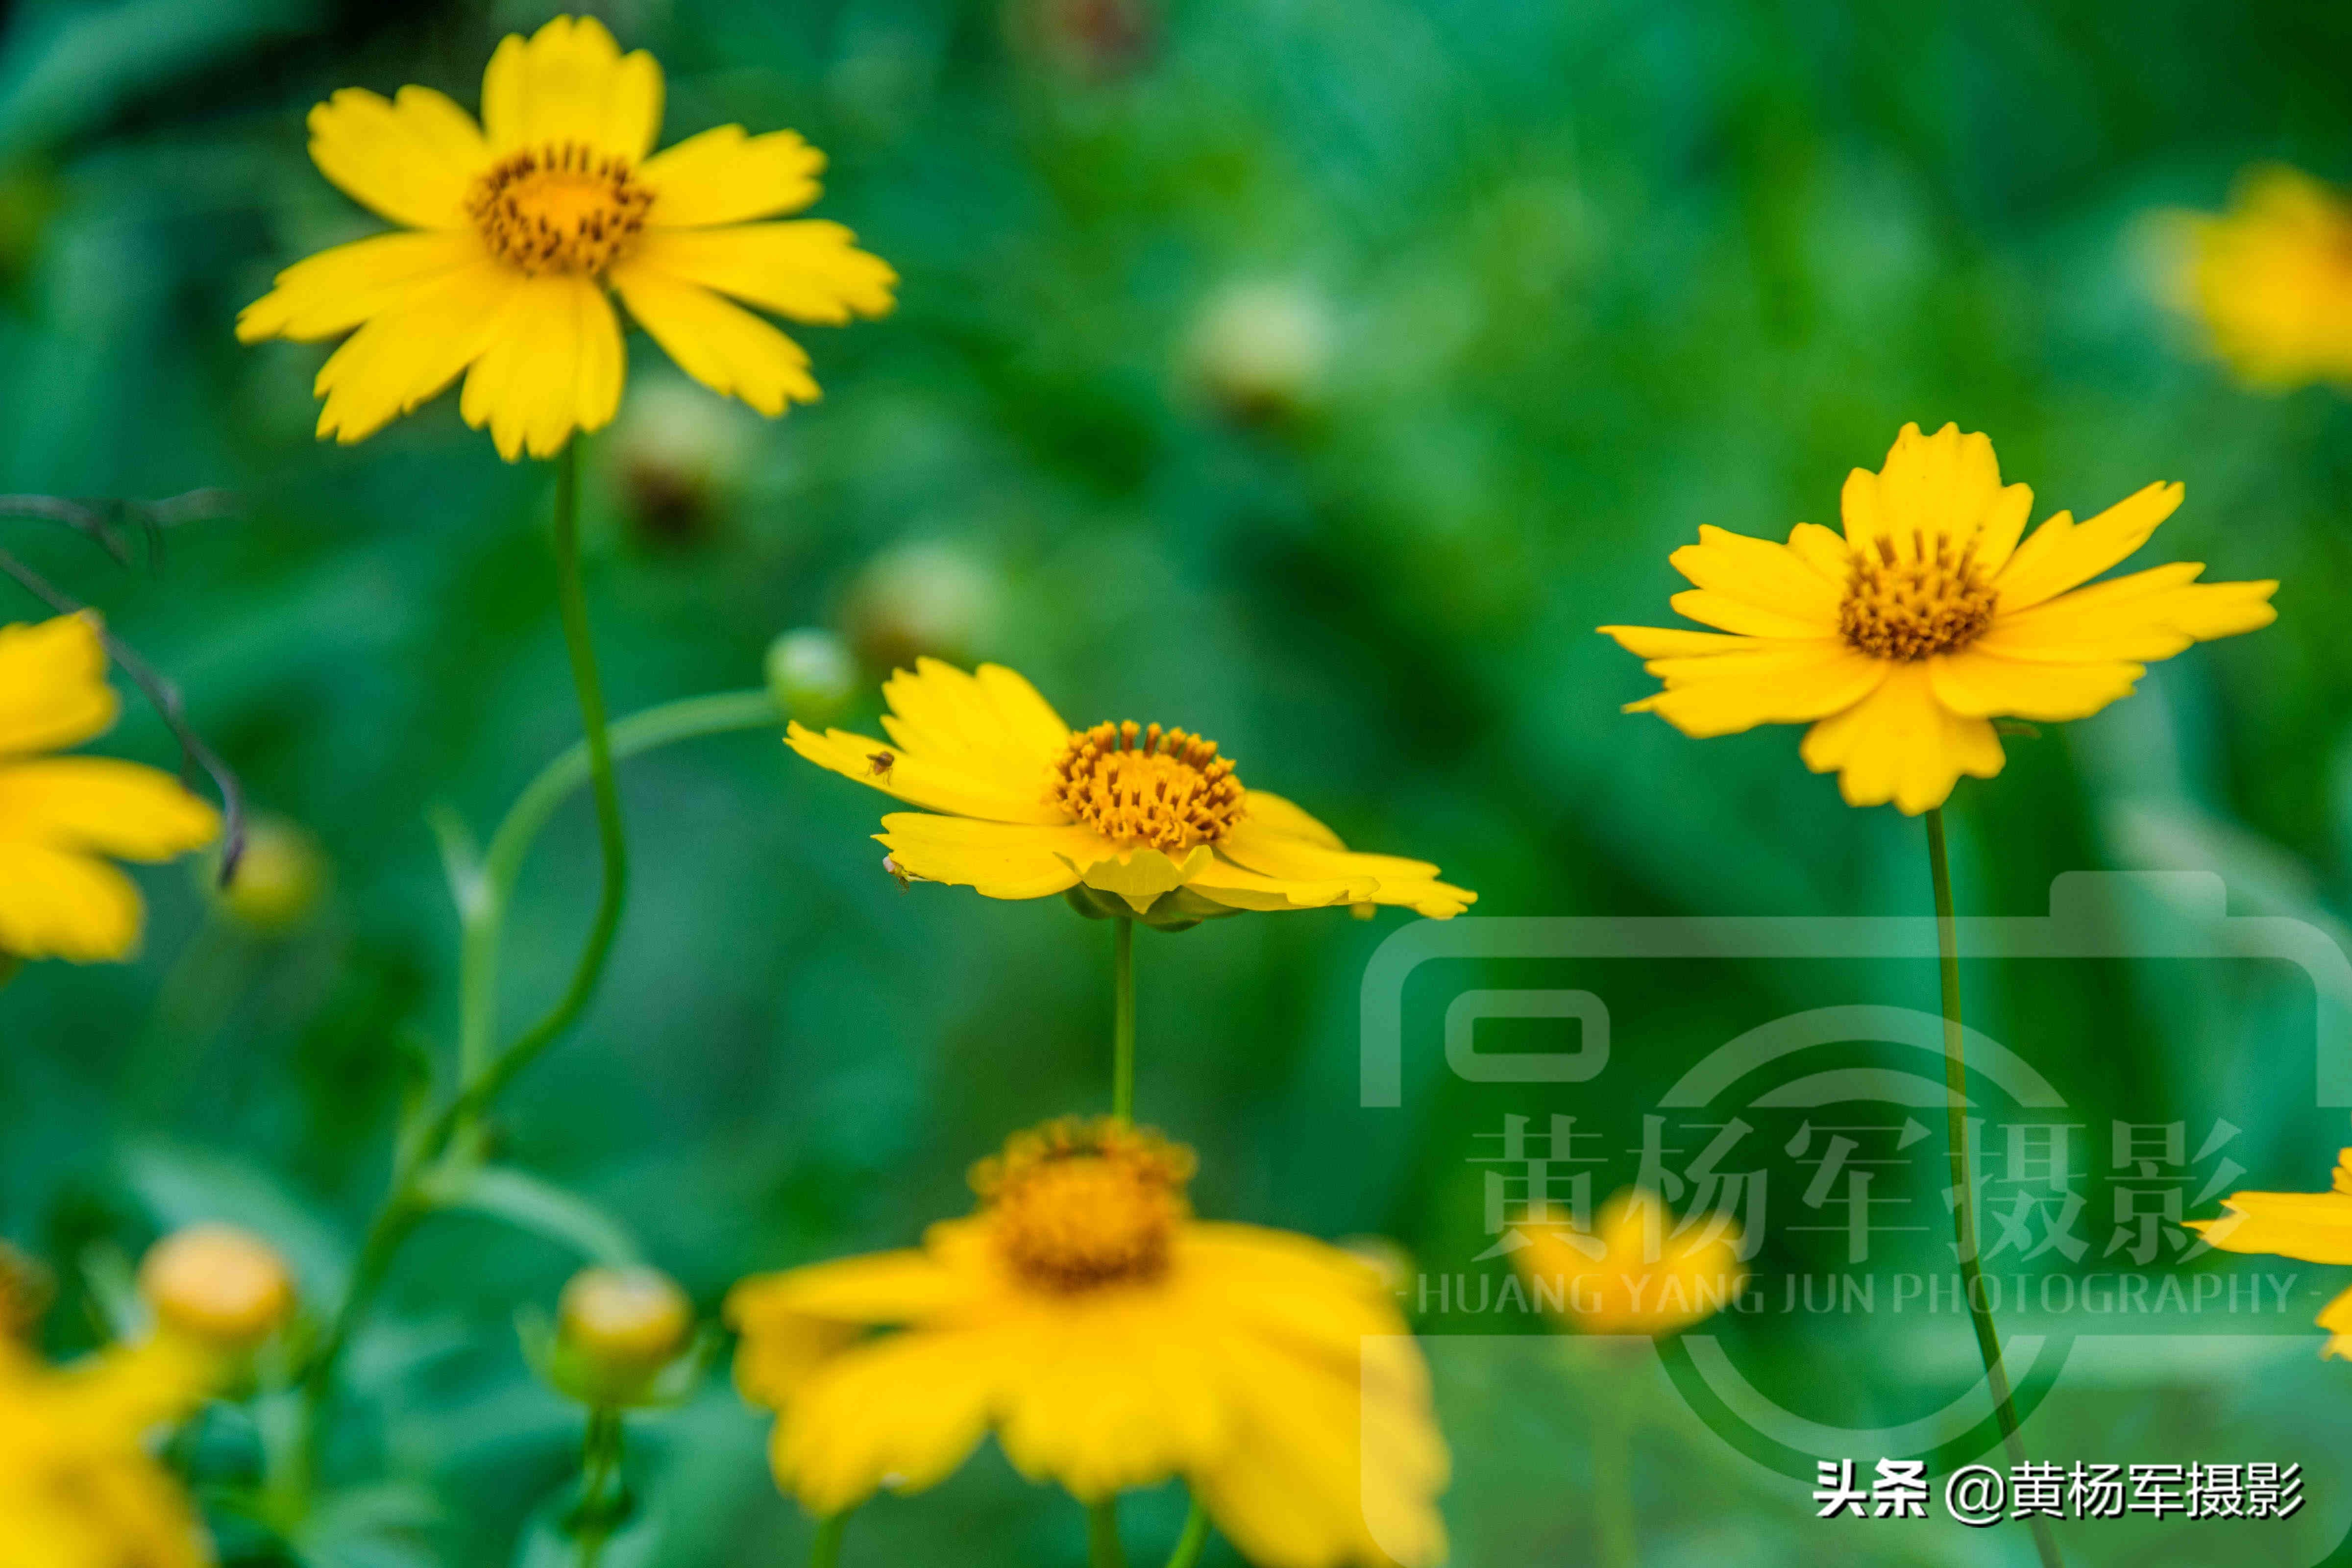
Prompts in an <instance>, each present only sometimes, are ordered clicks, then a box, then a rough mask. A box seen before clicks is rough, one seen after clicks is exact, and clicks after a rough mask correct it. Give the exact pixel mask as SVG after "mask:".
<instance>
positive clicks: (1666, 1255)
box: [1511, 1187, 1748, 1335]
mask: <svg viewBox="0 0 2352 1568" xmlns="http://www.w3.org/2000/svg"><path fill="white" fill-rule="evenodd" d="M1517 1236H1518V1237H1519V1239H1520V1241H1521V1242H1522V1244H1523V1245H1521V1246H1519V1247H1517V1248H1516V1249H1514V1250H1513V1252H1512V1253H1511V1263H1512V1266H1513V1267H1514V1268H1517V1269H1518V1271H1519V1275H1520V1277H1521V1278H1522V1279H1525V1280H1526V1281H1527V1284H1528V1294H1529V1296H1530V1297H1531V1298H1532V1299H1533V1300H1534V1301H1535V1304H1536V1307H1537V1309H1538V1310H1539V1311H1542V1312H1543V1313H1545V1314H1546V1315H1548V1316H1549V1317H1551V1318H1552V1319H1554V1320H1555V1321H1559V1322H1560V1323H1563V1324H1566V1325H1567V1326H1569V1327H1570V1328H1574V1329H1577V1330H1580V1331H1582V1332H1584V1333H1588V1334H1653V1335H1654V1334H1672V1333H1679V1332H1680V1331H1683V1330H1685V1329H1686V1328H1689V1327H1690V1326H1691V1325H1692V1324H1693V1323H1696V1322H1701V1321H1705V1320H1706V1319H1707V1318H1711V1317H1713V1316H1714V1315H1715V1314H1716V1313H1717V1312H1719V1311H1721V1310H1723V1309H1724V1308H1725V1307H1726V1306H1727V1305H1728V1304H1729V1303H1730V1302H1731V1301H1732V1300H1735V1299H1737V1298H1738V1294H1739V1288H1740V1287H1741V1286H1742V1285H1743V1284H1745V1283H1746V1282H1747V1279H1748V1266H1747V1265H1746V1264H1744V1263H1742V1262H1740V1261H1739V1227H1738V1226H1737V1225H1735V1224H1733V1223H1732V1222H1731V1221H1730V1220H1729V1219H1728V1218H1727V1217H1720V1218H1718V1217H1716V1216H1709V1217H1707V1218H1706V1219H1703V1220H1701V1221H1700V1222H1698V1223H1697V1224H1696V1225H1695V1226H1691V1227H1690V1228H1689V1229H1687V1230H1685V1231H1681V1232H1679V1233H1677V1231H1676V1229H1675V1226H1674V1225H1673V1216H1672V1215H1668V1214H1667V1213H1666V1207H1665V1205H1664V1204H1663V1203H1661V1202H1659V1201H1658V1196H1657V1194H1654V1193H1653V1192H1651V1191H1650V1190H1649V1189H1648V1188H1646V1187H1628V1188H1626V1189H1625V1190H1624V1191H1623V1192H1622V1193H1619V1194H1617V1195H1616V1196H1615V1197H1612V1198H1611V1199H1610V1200H1609V1201H1608V1202H1607V1203H1606V1204H1604V1205H1601V1214H1600V1216H1599V1219H1598V1222H1597V1223H1596V1224H1595V1226H1594V1227H1593V1229H1592V1231H1591V1234H1590V1235H1578V1236H1575V1237H1568V1236H1562V1235H1560V1234H1559V1232H1557V1231H1554V1230H1549V1229H1546V1228H1543V1227H1540V1226H1528V1227H1527V1228H1525V1229H1523V1230H1520V1231H1519V1232H1517Z"/></svg>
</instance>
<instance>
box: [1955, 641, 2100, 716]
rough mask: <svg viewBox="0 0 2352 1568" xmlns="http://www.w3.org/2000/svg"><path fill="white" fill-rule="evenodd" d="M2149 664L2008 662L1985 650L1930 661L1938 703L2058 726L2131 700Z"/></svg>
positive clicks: (1976, 713)
mask: <svg viewBox="0 0 2352 1568" xmlns="http://www.w3.org/2000/svg"><path fill="white" fill-rule="evenodd" d="M1927 674H1928V679H1929V681H1930V682H1931V683H1932V684H1933V686H1934V687H1935V691H1936V700H1937V701H1939V702H1941V703H1942V704H1943V705H1944V706H1945V707H1947V708H1948V709H1950V710H1952V711H1953V712H1955V713H1965V714H1969V715H1970V716H1972V717H1975V718H1979V719H1990V718H1994V717H1997V716H2002V715H2007V716H2010V717H2014V718H2019V719H2033V720H2038V721H2042V722H2045V723H2057V722H2060V721H2064V720H2068V719H2083V718H2087V717H2089V716H2090V715H2091V714H2094V713H2096V712H2097V711H2098V710H2100V709H2102V708H2105V706H2106V705H2107V704H2108V703H2110V702H2113V701H2115V700H2116V699H2118V698H2122V697H2128V696H2130V695H2131V692H2132V683H2133V682H2134V681H2136V680H2137V679H2139V678H2140V677H2141V676H2143V675H2145V674H2147V669H2146V668H2145V667H2144V666H2141V665H2137V664H2129V663H2123V662H2118V661H2114V660H2100V661H2096V662H2090V663H2057V662H2053V661H2049V660H2042V661H2027V660H2023V659H2014V658H2002V657H2000V655H1999V654H1994V653H1988V652H1986V651H1985V650H1984V649H1983V648H1982V647H1969V648H1964V649H1962V650H1961V651H1960V652H1958V653H1953V654H1942V655H1939V656H1937V657H1936V658H1931V659H1929V660H1928V661H1927Z"/></svg>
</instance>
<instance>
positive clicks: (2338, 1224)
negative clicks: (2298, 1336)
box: [2189, 1149, 2352, 1358]
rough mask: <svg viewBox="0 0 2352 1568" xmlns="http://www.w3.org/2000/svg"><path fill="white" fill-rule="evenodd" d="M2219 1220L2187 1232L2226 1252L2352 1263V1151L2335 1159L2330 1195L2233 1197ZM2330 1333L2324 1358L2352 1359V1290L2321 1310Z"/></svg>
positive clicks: (2322, 1321)
mask: <svg viewBox="0 0 2352 1568" xmlns="http://www.w3.org/2000/svg"><path fill="white" fill-rule="evenodd" d="M2221 1206H2222V1207H2223V1208H2224V1209H2226V1210H2228V1211H2229V1212H2228V1213H2226V1214H2224V1215H2222V1216H2221V1218H2219V1219H2200V1220H2190V1221H2189V1229H2191V1230H2193V1231H2196V1232H2198V1233H2199V1234H2200V1235H2201V1236H2203V1237H2204V1238H2205V1239H2206V1241H2207V1242H2208V1243H2210V1245H2212V1246H2214V1247H2219V1248H2221V1250H2222V1251H2223V1252H2258V1253H2268V1254H2270V1255H2271V1256H2273V1257H2277V1258H2297V1259H2299V1260H2301V1261H2302V1262H2305V1263H2352V1149H2347V1150H2345V1151H2344V1152H2343V1153H2341V1154H2340V1155H2338V1156H2337V1157H2336V1187H2335V1190H2334V1191H2333V1192H2326V1193H2231V1194H2230V1195H2229V1196H2228V1197H2226V1198H2223V1199H2222V1200H2221ZM2319 1326H2320V1327H2321V1328H2323V1329H2326V1331H2327V1343H2326V1345H2325V1346H2323V1347H2321V1350H2320V1352H2319V1353H2320V1354H2322V1355H2339V1356H2345V1357H2347V1358H2352V1290H2347V1291H2345V1292H2344V1293H2343V1294H2342V1295H2340V1296H2338V1297H2336V1300H2333V1301H2330V1302H2328V1303H2327V1305H2326V1307H2324V1308H2322V1309H2321V1310H2320V1313H2319Z"/></svg>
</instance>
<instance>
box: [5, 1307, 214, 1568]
mask: <svg viewBox="0 0 2352 1568" xmlns="http://www.w3.org/2000/svg"><path fill="white" fill-rule="evenodd" d="M209 1377H210V1373H209V1369H208V1367H207V1365H206V1363H205V1361H204V1360H203V1359H202V1358H200V1357H198V1356H195V1355H194V1354H192V1353H191V1352H189V1351H188V1350H187V1349H186V1347H184V1346H181V1345H177V1344H174V1343H172V1342H164V1341H155V1342H150V1343H148V1344H144V1345H141V1346H138V1347H135V1348H131V1349H117V1350H111V1351H108V1352H104V1353H102V1354H100V1355H97V1356H93V1357H91V1358H90V1359H89V1360H88V1361H84V1362H79V1363H75V1364H73V1365H70V1366H65V1367H52V1366H48V1365H47V1364H45V1363H42V1362H41V1361H39V1360H38V1359H37V1358H36V1357H35V1356H33V1354H32V1353H31V1352H28V1351H26V1349H25V1348H24V1347H23V1346H22V1345H19V1344H16V1343H15V1342H0V1521H6V1527H5V1531H0V1563H5V1564H7V1565H8V1568H200V1565H202V1564H205V1563H210V1562H211V1561H212V1552H211V1549H210V1548H209V1546H208V1545H207V1544H206V1542H205V1535H204V1531H203V1527H202V1526H201V1524H200V1523H199V1522H198V1521H197V1519H196V1514H195V1510H194V1508H193V1507H192V1506H191V1505H190V1504H189V1501H188V1499H187V1496H186V1494H185V1493H184V1491H182V1489H181V1488H180V1484H179V1482H178V1481H177V1480H175V1479H173V1477H172V1475H171V1473H170V1472H169V1471H167V1470H165V1469H164V1468H163V1466H162V1465H160V1464H158V1463H156V1461H155V1459H154V1458H153V1457H152V1455H150V1454H149V1453H148V1451H147V1448H146V1447H145V1442H146V1439H147V1437H148V1436H149V1435H150V1434H151V1433H152V1432H153V1431H154V1430H155V1429H156V1428H157V1427H159V1426H163V1425H165V1424H167V1423H169V1422H172V1421H175V1420H178V1419H180V1418H181V1417H183V1416H184V1415H188V1414H189V1413H190V1412H192V1411H193V1410H194V1409H195V1407H196V1405H198V1404H199V1403H201V1401H202V1400H203V1398H204V1395H205V1389H206V1386H207V1383H208V1381H209Z"/></svg>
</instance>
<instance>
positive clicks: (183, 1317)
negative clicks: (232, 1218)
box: [139, 1224, 294, 1352]
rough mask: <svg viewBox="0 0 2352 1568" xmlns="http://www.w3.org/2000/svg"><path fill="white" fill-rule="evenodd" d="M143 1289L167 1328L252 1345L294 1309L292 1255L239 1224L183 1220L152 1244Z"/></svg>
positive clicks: (212, 1341) (214, 1344) (217, 1345)
mask: <svg viewBox="0 0 2352 1568" xmlns="http://www.w3.org/2000/svg"><path fill="white" fill-rule="evenodd" d="M139 1293H140V1294H141V1295H142V1296H143V1297H145V1298H146V1300H147V1304H148V1305H149V1306H150V1307H152V1308H153V1309H154V1310H155V1318H156V1321H157V1322H158V1323H159V1324H160V1325H161V1326H162V1327H163V1329H164V1330H165V1331H167V1332H170V1333H173V1334H178V1335H181V1336H183V1337H184V1338H185V1339H187V1340H189V1341H191V1342H194V1343H195V1344H198V1345H203V1346H206V1347H209V1348H211V1349H213V1350H217V1351H225V1352H242V1351H248V1350H251V1349H252V1348H253V1347H254V1346H256V1345H257V1344H259V1343H260V1342H262V1341H264V1340H266V1339H268V1337H269V1336H270V1335H271V1334H274V1333H276V1332H277V1331H278V1329H279V1328H281V1327H283V1326H284V1324H285V1322H286V1320H287V1319H288V1318H289V1317H291V1316H293V1313H294V1277H293V1275H292V1274H290V1273H289V1272H288V1270H287V1268H286V1260H285V1259H284V1258H281V1257H279V1256H278V1249H277V1248H276V1247H272V1246H270V1245H269V1243H268V1242H266V1241H264V1240H262V1239H261V1237H257V1236H256V1235H254V1234H253V1233H252V1232H251V1231H247V1230H240V1229H238V1228H237V1227H236V1226H233V1225H211V1224H207V1225H191V1226H183V1227H182V1228H181V1229H178V1230H175V1231H173V1233H172V1234H171V1235H169V1236H167V1237H164V1238H163V1240H161V1241H159V1242H157V1243H156V1244H155V1245H154V1246H153V1247H149V1248H148V1249H147V1256H146V1257H145V1258H142V1259H141V1261H140V1264H139Z"/></svg>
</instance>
